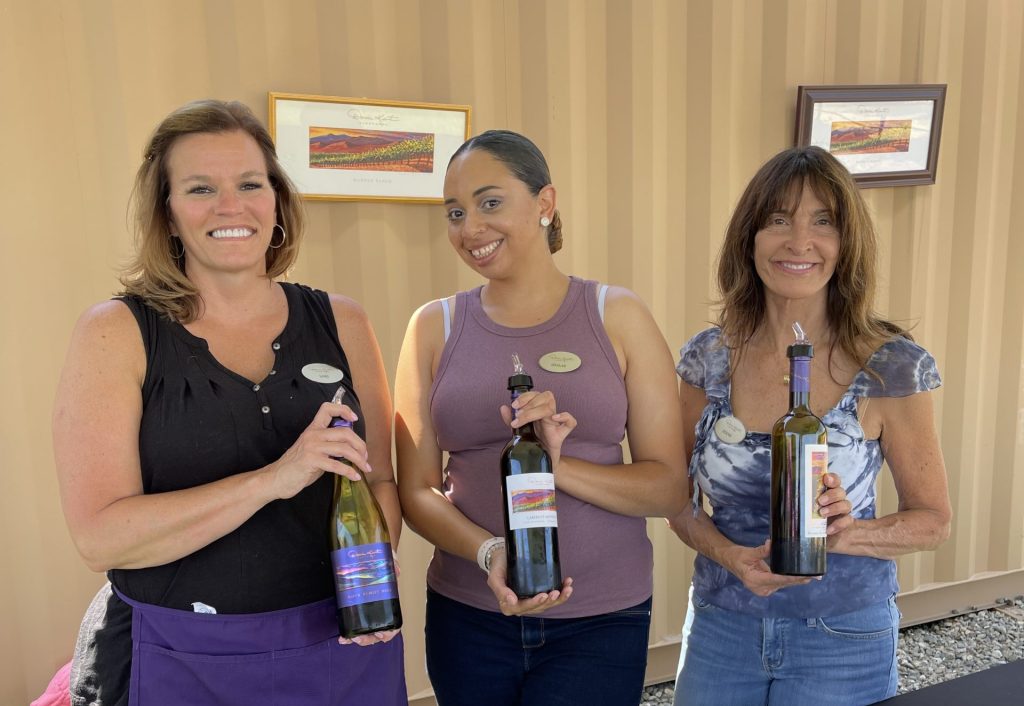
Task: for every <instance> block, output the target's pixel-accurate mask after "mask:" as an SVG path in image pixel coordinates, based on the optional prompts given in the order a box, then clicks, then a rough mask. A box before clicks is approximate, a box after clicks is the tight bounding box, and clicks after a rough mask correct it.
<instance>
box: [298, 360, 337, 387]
mask: <svg viewBox="0 0 1024 706" xmlns="http://www.w3.org/2000/svg"><path fill="white" fill-rule="evenodd" d="M302 377H304V378H306V379H307V380H312V381H313V382H324V383H327V382H341V379H342V378H343V377H345V375H344V373H342V372H341V371H340V370H338V369H337V368H335V367H334V366H333V365H328V364H327V363H310V364H309V365H303V366H302Z"/></svg>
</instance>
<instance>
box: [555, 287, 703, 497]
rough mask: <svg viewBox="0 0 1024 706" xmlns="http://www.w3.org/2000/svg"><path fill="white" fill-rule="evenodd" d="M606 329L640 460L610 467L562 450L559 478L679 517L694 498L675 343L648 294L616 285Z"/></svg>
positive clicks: (566, 486) (568, 487)
mask: <svg viewBox="0 0 1024 706" xmlns="http://www.w3.org/2000/svg"><path fill="white" fill-rule="evenodd" d="M605 328H606V330H607V331H608V336H609V338H610V339H611V341H612V345H613V346H614V347H615V349H616V353H617V354H618V355H619V359H620V362H623V361H624V365H623V366H622V368H623V374H624V376H625V382H626V396H627V400H628V404H629V417H628V420H627V422H626V431H627V435H628V439H629V450H630V457H631V459H632V463H628V464H618V465H614V466H602V465H599V464H594V463H589V462H587V461H583V460H581V459H578V458H568V457H565V456H562V457H561V459H560V462H559V465H558V468H557V471H556V473H555V478H556V483H557V485H558V487H559V489H561V490H564V491H565V492H567V493H571V494H572V495H575V496H576V497H578V498H579V499H581V500H584V501H586V502H588V503H592V504H594V505H597V506H599V507H601V508H604V509H605V510H609V511H611V512H616V513H619V514H622V515H634V516H641V517H643V516H659V517H667V516H673V515H676V514H678V513H679V512H680V511H681V510H682V508H683V505H684V503H685V501H686V493H685V483H686V475H685V470H684V467H683V463H682V461H683V444H682V440H681V439H680V438H679V426H680V423H681V422H680V419H679V407H678V405H677V403H676V399H675V381H674V377H675V373H674V367H673V364H672V356H671V353H670V352H669V349H668V344H667V343H666V342H665V338H664V336H662V335H661V331H659V330H658V326H657V324H656V323H655V322H654V318H653V317H652V316H651V314H650V312H649V311H648V309H647V307H646V306H645V305H644V303H643V302H642V301H641V300H640V298H639V297H637V296H636V295H635V294H634V293H633V292H630V291H629V290H626V289H622V288H620V287H612V288H611V289H609V292H608V297H607V300H606V308H605Z"/></svg>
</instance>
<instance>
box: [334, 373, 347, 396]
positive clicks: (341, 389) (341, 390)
mask: <svg viewBox="0 0 1024 706" xmlns="http://www.w3.org/2000/svg"><path fill="white" fill-rule="evenodd" d="M341 379H342V380H344V379H345V373H341ZM339 382H340V380H339ZM343 399H345V386H344V385H338V390H337V392H335V393H334V397H332V398H331V404H341V403H342V402H341V401H342V400H343Z"/></svg>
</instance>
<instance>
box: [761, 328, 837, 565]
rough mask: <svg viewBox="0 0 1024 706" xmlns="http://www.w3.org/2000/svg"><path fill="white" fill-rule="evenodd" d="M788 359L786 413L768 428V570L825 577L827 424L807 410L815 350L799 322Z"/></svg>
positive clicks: (809, 408)
mask: <svg viewBox="0 0 1024 706" xmlns="http://www.w3.org/2000/svg"><path fill="white" fill-rule="evenodd" d="M793 332H794V333H795V334H796V341H795V342H794V343H793V345H791V346H789V348H787V350H786V355H787V356H788V357H789V411H788V412H786V414H784V415H783V416H782V418H781V419H779V421H777V422H776V423H775V426H774V427H773V428H772V453H771V456H772V490H771V516H772V519H771V540H772V548H771V569H772V572H773V573H776V574H786V575H789V576H821V575H823V574H824V573H825V563H826V561H825V558H826V549H825V541H826V530H827V528H828V522H827V520H826V519H825V518H824V517H822V516H821V514H820V513H819V511H818V510H819V508H818V496H819V495H821V493H822V492H823V491H824V479H823V476H824V475H825V473H827V472H828V436H827V434H826V431H825V425H824V424H823V423H822V421H821V420H820V419H818V418H817V417H816V416H814V413H813V412H811V406H810V405H811V403H810V396H811V385H810V380H811V358H813V357H814V348H813V347H812V346H811V343H810V341H809V340H807V337H806V336H805V335H804V332H803V329H801V328H800V324H799V323H794V324H793Z"/></svg>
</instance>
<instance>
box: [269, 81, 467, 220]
mask: <svg viewBox="0 0 1024 706" xmlns="http://www.w3.org/2000/svg"><path fill="white" fill-rule="evenodd" d="M269 99H270V112H269V115H270V120H269V124H270V134H271V136H272V137H273V138H274V144H275V145H276V147H277V156H278V158H279V159H280V160H281V164H282V165H283V166H284V168H285V171H286V172H287V173H288V176H289V177H290V178H291V180H292V181H293V182H295V185H296V186H297V187H298V190H299V193H301V194H302V195H303V197H304V198H307V199H320V200H333V201H401V202H408V203H441V201H442V198H441V191H442V187H443V185H444V173H445V170H446V169H447V167H448V160H449V159H451V156H452V154H453V153H454V152H455V150H457V149H458V148H459V145H461V144H462V143H463V142H465V141H466V140H467V139H468V138H469V115H470V108H469V106H468V105H441V104H436V103H407V102H399V101H381V100H370V99H366V98H335V97H332V96H308V95H301V94H295V93H270V94H269Z"/></svg>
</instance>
